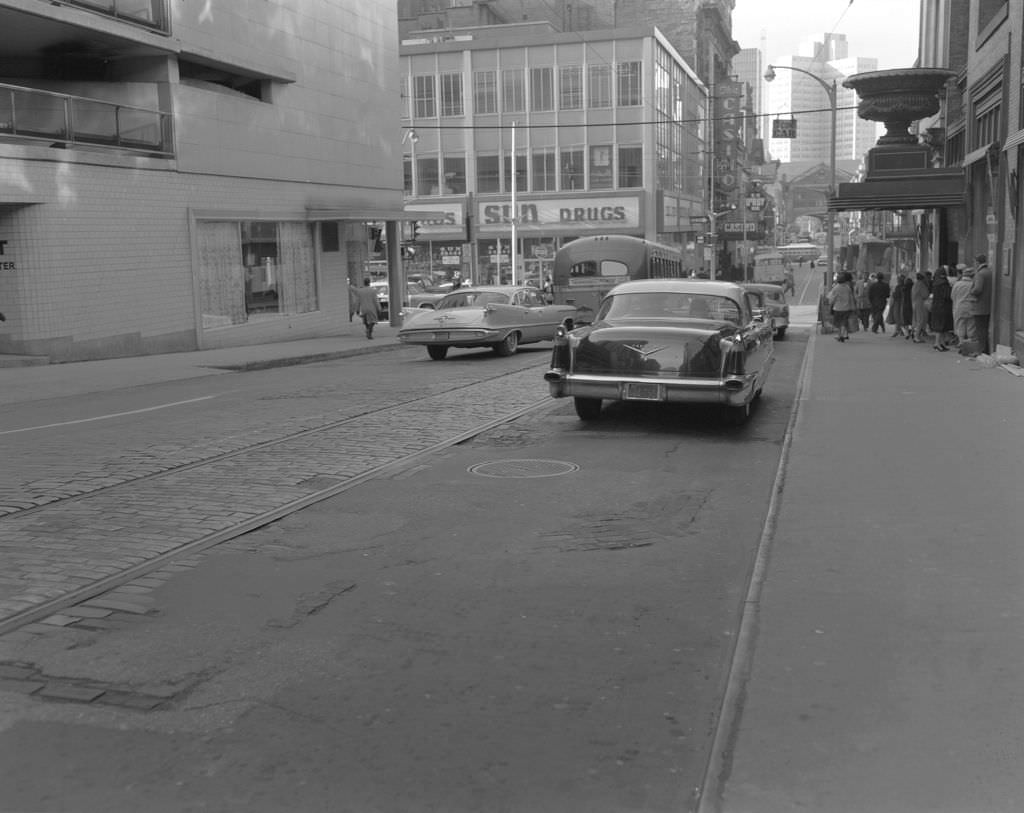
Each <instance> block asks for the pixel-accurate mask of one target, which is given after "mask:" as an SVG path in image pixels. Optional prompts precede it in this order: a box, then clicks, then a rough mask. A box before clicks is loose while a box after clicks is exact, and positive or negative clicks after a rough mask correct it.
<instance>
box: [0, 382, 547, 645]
mask: <svg viewBox="0 0 1024 813" xmlns="http://www.w3.org/2000/svg"><path fill="white" fill-rule="evenodd" d="M531 371H532V368H530V367H527V368H525V369H517V370H512V371H509V372H503V373H502V374H500V375H494V376H490V377H488V378H483V379H479V380H477V381H474V382H470V383H467V384H464V385H458V386H455V387H453V388H452V389H450V390H446V391H444V392H441V393H437V392H434V393H429V394H426V395H423V396H418V397H415V398H409V399H406V400H404V401H401V402H398V403H389V404H388V405H387V406H385V407H382V408H380V409H371V410H366V411H363V412H361V413H359V414H358V415H349V416H346V417H345V418H343V419H339V420H337V421H331V422H330V423H327V424H324V425H322V426H317V427H312V428H308V429H304V430H301V431H297V432H291V433H289V434H287V435H285V436H282V437H279V438H275V439H273V440H268V441H263V442H261V443H257V444H252V445H250V446H247V447H245V448H244V449H235V450H231V451H230V452H225V453H223V454H219V455H216V456H214V457H211V458H207V459H204V460H202V461H194V462H191V463H187V464H182V465H181V466H175V467H172V468H170V469H166V470H163V471H160V472H154V473H152V474H147V475H143V476H141V477H136V478H132V479H131V480H127V481H125V482H122V483H115V484H111V485H109V486H105V487H102V488H98V489H94V490H93V491H91V492H88V493H84V494H80V495H73V496H69V497H66V498H62V499H59V500H57V501H51V502H49V503H45V504H42V505H39V506H34V507H32V508H29V509H23V510H20V511H16V512H13V513H10V514H7V515H6V516H4V517H0V520H8V524H9V525H15V524H16V523H15V522H13V520H18V519H24V518H26V516H29V515H31V514H38V513H40V512H41V511H42V509H50V510H53V509H57V510H58V511H59V510H60V509H61V508H62V507H63V508H66V507H67V506H69V504H74V503H87V502H88V500H97V501H99V506H100V508H101V509H102V500H103V498H104V497H105V496H106V497H109V496H111V492H116V491H117V490H118V489H123V488H124V487H125V486H129V487H132V486H134V487H136V489H138V486H140V485H141V484H144V483H147V482H151V481H155V480H159V479H161V478H170V477H172V476H174V475H181V474H182V473H185V472H188V471H195V470H198V469H204V468H208V469H211V470H213V469H215V468H216V467H217V465H218V464H221V463H223V462H225V461H230V460H231V459H233V458H238V457H241V456H243V455H246V454H248V455H253V454H258V453H259V452H260V451H261V450H272V449H273V448H274V447H275V446H277V447H282V448H284V447H285V446H286V444H289V443H292V444H294V442H295V441H296V440H302V439H303V438H310V437H315V436H317V435H325V436H326V435H327V434H328V433H330V432H332V431H336V430H338V429H339V428H341V429H344V428H346V427H347V426H348V425H350V424H353V423H355V422H357V421H359V420H361V419H366V418H367V417H373V416H387V415H388V413H392V412H400V411H402V410H405V411H409V410H410V408H412V409H413V410H415V405H416V404H417V403H425V402H427V401H429V400H430V399H435V400H436V399H439V398H441V399H443V398H446V397H448V398H450V397H451V396H452V394H455V393H459V392H462V391H465V390H469V389H471V388H476V387H480V386H481V385H483V386H486V385H488V384H495V383H499V384H500V383H501V381H502V379H508V378H511V377H513V376H517V375H522V374H524V373H530V372H531ZM550 404H551V401H550V399H549V398H547V397H543V398H539V399H535V400H532V401H530V402H528V403H526V404H525V405H524V404H523V403H522V402H520V405H519V406H518V407H516V408H514V409H511V410H508V411H502V412H501V414H499V415H497V416H496V417H490V418H487V419H483V420H480V419H479V418H478V420H479V422H477V423H475V425H473V426H472V428H469V429H464V430H462V431H458V432H454V433H453V434H450V435H448V436H446V437H442V438H441V439H439V440H436V441H434V442H432V443H429V444H428V445H427V446H425V447H422V448H418V449H416V450H415V451H413V452H410V453H408V454H400V455H399V456H397V457H393V458H392V459H388V460H384V461H383V462H379V463H376V464H374V463H373V462H371V461H367V462H368V467H367V468H365V469H364V470H362V471H359V472H357V473H352V474H349V475H343V476H341V477H340V478H338V479H337V481H336V482H335V483H334V484H332V485H329V486H327V487H324V488H319V489H315V490H312V491H309V492H308V493H305V494H302V495H301V496H297V497H295V498H293V499H289V500H286V501H285V502H283V503H279V504H277V505H274V506H273V507H271V508H269V509H267V510H263V511H259V512H256V513H254V514H252V515H251V516H247V517H244V518H240V519H236V520H234V521H233V522H231V524H230V525H229V526H228V527H222V528H218V529H216V530H213V531H209V532H201V531H200V535H198V536H197V537H196V538H194V539H191V540H187V541H183V542H181V543H178V544H174V545H172V547H171V548H170V549H168V550H166V551H164V552H159V553H155V552H153V551H152V550H150V549H146V548H145V547H142V548H141V549H140V550H125V551H124V556H123V557H116V558H115V559H114V560H113V561H114V562H118V561H123V560H124V558H128V557H129V556H130V557H132V558H140V557H141V558H142V559H143V561H139V562H137V563H135V564H130V565H122V566H119V567H118V569H117V571H116V572H114V573H111V574H109V575H106V576H103V577H100V578H94V579H91V580H90V581H88V582H87V583H85V584H77V585H71V584H68V585H61V586H60V588H63V589H60V588H54V589H60V593H59V595H54V596H50V597H47V598H42V599H40V600H38V601H35V602H34V603H32V604H31V606H28V607H24V608H22V609H20V610H19V609H16V610H14V611H11V610H10V609H9V608H8V609H7V610H5V609H4V608H3V607H2V605H0V613H3V612H7V613H8V614H7V616H6V617H5V618H2V619H0V635H5V634H7V633H9V632H12V631H14V630H17V629H18V628H20V627H23V626H25V625H27V624H31V623H33V622H35V621H39V620H41V619H45V618H47V617H49V616H51V615H54V614H56V613H58V612H59V611H60V610H62V609H66V608H69V607H72V606H74V605H77V604H80V603H82V602H84V601H87V600H89V599H90V598H94V597H96V596H98V595H101V594H103V593H106V592H108V591H110V590H112V589H114V588H116V587H119V586H121V585H123V584H126V583H128V582H131V581H133V580H135V579H138V578H140V577H142V576H144V575H146V574H148V573H151V572H153V571H156V570H159V569H161V568H163V567H166V566H168V565H169V564H171V563H173V562H175V561H176V560H178V559H183V558H187V557H188V556H190V555H194V554H196V553H200V552H202V551H204V550H206V549H208V548H211V547H214V546H216V545H219V544H222V543H224V542H226V541H229V540H231V539H235V538H237V537H239V536H242V535H244V534H247V533H250V532H251V531H253V530H255V529H257V528H260V527H263V526H265V525H267V524H269V523H271V522H274V521H276V520H279V519H281V518H283V517H285V516H288V515H290V514H292V513H295V512H296V511H300V510H302V509H303V508H306V507H308V506H310V505H313V504H315V503H318V502H321V501H323V500H326V499H330V498H331V497H334V496H336V495H338V494H340V493H342V492H344V491H347V490H348V489H351V488H354V487H356V486H358V485H360V484H361V483H364V482H366V481H368V480H373V479H376V478H379V477H382V476H388V475H392V474H396V473H399V472H401V471H402V470H404V469H406V468H408V467H409V466H411V465H414V464H415V461H418V460H420V459H422V458H425V457H428V456H430V455H432V454H435V453H437V452H438V451H440V450H443V449H446V448H449V447H451V446H455V445H458V444H460V443H464V442H465V441H467V440H469V439H471V438H473V437H475V436H477V435H479V434H482V433H484V432H487V431H490V430H491V429H493V428H494V427H496V426H499V425H501V424H503V423H507V422H509V421H513V420H516V419H517V418H518V417H521V416H522V415H525V414H527V413H530V412H532V411H536V410H538V409H540V408H542V407H544V406H545V405H550ZM441 431H442V434H443V433H444V432H445V431H450V430H444V429H442V430H441ZM428 440H429V439H428ZM284 451H285V453H287V451H288V450H287V449H284ZM292 454H296V452H295V451H292ZM381 456H383V457H386V456H387V455H386V454H384V455H381ZM212 476H214V478H215V477H216V473H213V475H212ZM325 482H330V480H326V481H325ZM125 490H127V489H125ZM186 490H187V489H186ZM280 490H281V491H282V492H284V493H287V491H288V489H287V488H286V487H283V486H282V487H281V489H280ZM294 490H296V489H295V488H292V491H294ZM133 496H134V497H139V494H138V491H137V493H136V494H135V495H133ZM129 501H130V499H129ZM140 504H141V505H142V509H141V510H142V513H144V511H145V501H144V499H141V498H140ZM232 507H234V506H232ZM99 515H100V516H101V517H104V516H106V515H105V514H104V513H103V512H102V510H101V511H100V513H99ZM139 524H140V525H144V524H145V523H144V522H140V523H139ZM80 530H81V529H78V528H75V529H74V530H73V531H71V532H69V533H70V534H73V533H76V532H78V531H80ZM132 533H134V530H129V532H128V535H129V536H130V535H131V534H132ZM140 533H141V535H142V537H143V538H145V529H142V530H141V531H140ZM111 536H112V537H116V536H117V534H116V533H115V532H112V533H111ZM86 544H87V543H86ZM115 544H116V540H115ZM10 550H14V547H12V548H10ZM26 580H27V581H28V582H29V583H28V584H27V586H26V590H27V591H28V592H31V591H32V589H33V586H32V584H31V577H30V576H29V577H26ZM35 589H40V588H39V586H38V585H36V587H35ZM14 598H15V599H18V600H19V601H20V600H21V599H20V597H14ZM13 600H14V599H12V602H13Z"/></svg>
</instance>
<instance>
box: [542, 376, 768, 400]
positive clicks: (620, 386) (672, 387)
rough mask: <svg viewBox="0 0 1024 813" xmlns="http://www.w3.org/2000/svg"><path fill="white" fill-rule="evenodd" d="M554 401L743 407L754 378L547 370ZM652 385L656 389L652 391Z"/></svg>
mask: <svg viewBox="0 0 1024 813" xmlns="http://www.w3.org/2000/svg"><path fill="white" fill-rule="evenodd" d="M544 380H545V381H547V382H548V392H549V394H550V395H551V397H552V398H566V397H572V398H600V399H601V400H606V401H653V402H659V401H660V402H665V403H680V404H726V405H728V406H743V405H744V404H746V403H749V402H750V401H751V400H753V398H754V395H755V393H756V390H755V387H756V383H757V380H756V377H755V376H754V375H745V376H730V377H727V378H658V379H651V378H626V377H622V378H618V377H614V378H613V377H610V376H599V375H581V374H577V373H566V372H565V371H564V370H548V372H546V373H545V374H544ZM649 385H656V388H655V390H654V391H651V387H650V386H649Z"/></svg>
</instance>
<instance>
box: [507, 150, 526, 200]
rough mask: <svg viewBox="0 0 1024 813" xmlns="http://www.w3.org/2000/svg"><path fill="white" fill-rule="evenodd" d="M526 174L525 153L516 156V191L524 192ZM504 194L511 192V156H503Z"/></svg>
mask: <svg viewBox="0 0 1024 813" xmlns="http://www.w3.org/2000/svg"><path fill="white" fill-rule="evenodd" d="M528 180H529V179H528V177H527V174H526V153H522V152H520V153H517V154H516V191H517V192H525V191H527V189H526V184H527V181H528ZM504 191H505V192H511V191H512V156H511V155H506V156H505V190H504Z"/></svg>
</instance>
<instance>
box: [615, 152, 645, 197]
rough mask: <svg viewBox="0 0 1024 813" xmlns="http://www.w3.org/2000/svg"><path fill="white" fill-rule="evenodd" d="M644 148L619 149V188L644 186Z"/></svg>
mask: <svg viewBox="0 0 1024 813" xmlns="http://www.w3.org/2000/svg"><path fill="white" fill-rule="evenodd" d="M643 156H644V150H643V147H619V188H620V189H630V188H635V187H638V186H643V185H644V160H643Z"/></svg>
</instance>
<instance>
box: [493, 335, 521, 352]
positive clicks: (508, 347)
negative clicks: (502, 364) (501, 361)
mask: <svg viewBox="0 0 1024 813" xmlns="http://www.w3.org/2000/svg"><path fill="white" fill-rule="evenodd" d="M518 349H519V334H518V333H516V332H515V331H514V330H513V331H511V332H509V334H508V335H507V336H506V337H505V338H504V339H502V340H501V341H500V342H498V343H497V344H496V345H494V352H495V353H497V354H498V355H499V356H511V355H513V354H514V353H515V352H516V350H518Z"/></svg>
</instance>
